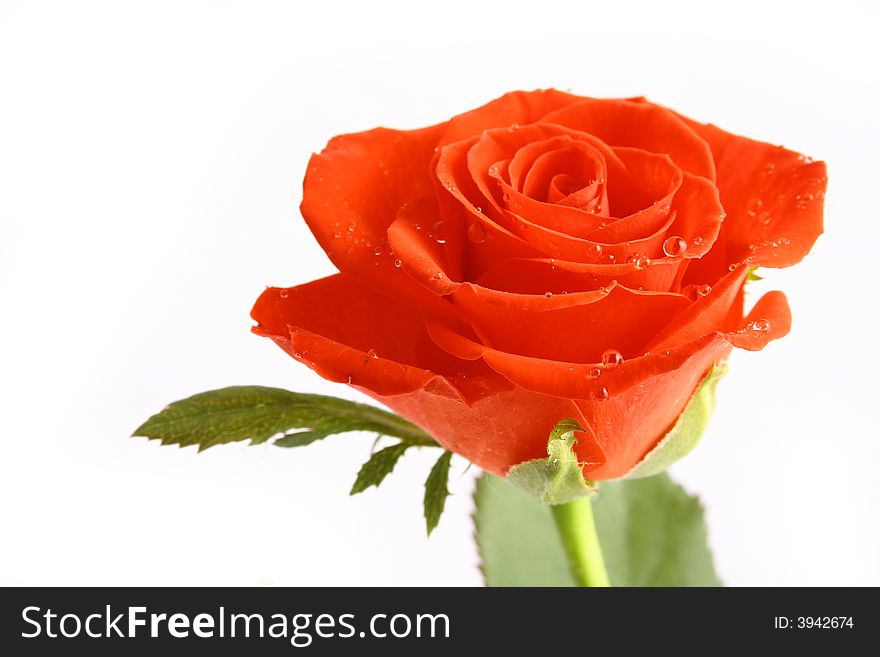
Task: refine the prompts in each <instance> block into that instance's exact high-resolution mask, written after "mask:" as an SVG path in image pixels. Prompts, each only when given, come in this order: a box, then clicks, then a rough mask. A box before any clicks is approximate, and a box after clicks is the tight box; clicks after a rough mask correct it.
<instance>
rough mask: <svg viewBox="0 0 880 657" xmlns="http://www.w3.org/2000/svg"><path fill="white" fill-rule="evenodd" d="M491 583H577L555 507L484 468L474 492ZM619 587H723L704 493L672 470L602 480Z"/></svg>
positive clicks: (605, 535)
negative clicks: (678, 480) (695, 493)
mask: <svg viewBox="0 0 880 657" xmlns="http://www.w3.org/2000/svg"><path fill="white" fill-rule="evenodd" d="M474 501H475V503H476V511H475V513H474V524H475V526H476V537H477V545H478V547H479V551H480V557H481V560H482V564H481V569H482V571H483V577H484V579H485V581H486V585H487V586H574V580H573V579H572V577H571V574H570V573H569V570H568V561H567V560H566V557H565V553H564V552H563V549H562V543H561V542H560V539H559V536H558V534H557V531H556V526H555V524H554V522H553V516H552V513H551V511H550V508H549V507H548V506H546V505H544V504H542V503H540V502H539V501H537V500H536V499H534V498H533V497H530V496H529V495H528V494H526V493H524V492H522V491H520V490H518V489H516V488H514V487H513V486H511V485H509V484H508V483H507V482H505V481H504V480H503V479H499V478H498V477H495V476H493V475H488V474H484V475H483V476H482V477H481V478H480V479H479V480H478V481H477V488H476V492H475V495H474ZM593 513H594V516H595V518H596V526H597V531H598V533H599V540H600V542H601V544H602V551H603V553H604V556H605V564H606V566H607V568H608V574H609V577H610V579H611V584H612V585H613V586H720V585H721V583H720V581H719V580H718V576H717V575H716V574H715V570H714V568H713V565H712V556H711V553H710V551H709V547H708V545H707V542H706V526H705V523H704V520H703V512H702V509H701V507H700V504H699V502H698V500H697V499H696V498H695V497H692V496H690V495H688V494H687V493H686V492H685V491H684V489H683V488H681V486H678V485H677V484H675V483H674V482H673V481H672V480H671V479H670V478H669V476H668V475H666V474H662V475H657V476H655V477H650V478H647V479H636V480H627V481H613V482H602V484H601V486H600V488H599V494H598V496H597V497H596V498H595V500H594V501H593Z"/></svg>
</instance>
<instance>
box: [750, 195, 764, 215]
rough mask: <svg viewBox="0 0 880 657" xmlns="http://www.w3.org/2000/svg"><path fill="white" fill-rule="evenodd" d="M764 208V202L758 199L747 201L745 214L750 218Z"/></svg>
mask: <svg viewBox="0 0 880 657" xmlns="http://www.w3.org/2000/svg"><path fill="white" fill-rule="evenodd" d="M763 207H764V201H762V200H761V199H759V198H758V197H755V198H752V199H749V202H748V203H746V212H748V213H749V214H750V215H751V216H753V217H754V216H755V215H756V214H758V213H759V212H760V211H761V208H763Z"/></svg>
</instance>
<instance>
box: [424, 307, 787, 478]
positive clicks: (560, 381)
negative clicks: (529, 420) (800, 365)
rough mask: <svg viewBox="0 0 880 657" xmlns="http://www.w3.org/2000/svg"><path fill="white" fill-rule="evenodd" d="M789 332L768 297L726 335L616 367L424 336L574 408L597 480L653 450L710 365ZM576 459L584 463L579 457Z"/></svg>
mask: <svg viewBox="0 0 880 657" xmlns="http://www.w3.org/2000/svg"><path fill="white" fill-rule="evenodd" d="M761 322H767V329H766V330H755V329H753V328H751V327H752V326H754V325H760V323H761ZM789 327H790V314H789V310H788V305H787V303H786V301H785V297H784V295H782V294H781V293H779V292H770V293H768V294H767V295H765V296H764V297H763V298H762V299H761V300H760V301H759V302H758V303H757V304H756V305H755V308H754V310H753V311H752V312H751V313H750V314H749V316H748V317H747V318H746V319H745V320H744V321H741V322H740V324H739V326H737V327H736V328H735V329H733V330H731V331H728V332H722V331H713V332H711V333H707V334H705V335H702V336H700V337H698V338H696V339H693V340H691V341H690V342H687V343H683V344H680V345H678V346H676V347H674V348H670V349H664V350H662V351H657V352H652V353H650V354H647V355H645V356H641V357H638V358H633V359H630V360H625V361H624V362H623V363H622V364H621V365H618V366H616V367H608V366H602V365H599V364H597V363H592V364H583V363H580V362H561V361H552V360H546V359H539V358H531V357H528V356H522V355H520V354H518V353H509V352H502V351H499V350H496V349H492V348H489V347H486V346H485V345H483V344H480V343H478V342H475V341H473V340H471V339H468V338H465V337H463V336H462V335H460V334H457V333H455V332H454V331H452V330H450V329H449V328H446V327H442V326H439V325H430V324H429V326H428V332H429V334H430V335H431V337H432V339H433V340H434V341H435V342H436V343H437V344H438V345H439V346H441V347H443V348H444V349H446V350H447V351H449V352H450V353H453V354H455V355H456V356H458V357H460V358H463V359H479V358H482V359H483V360H484V361H485V362H486V363H488V364H489V365H490V366H491V367H492V368H493V369H494V370H495V371H497V372H498V373H499V374H502V375H504V376H505V377H506V378H507V379H509V380H510V381H511V383H512V384H513V385H514V386H516V387H520V388H523V389H525V390H529V391H531V392H534V393H536V394H545V395H550V396H558V397H560V398H562V399H572V400H576V404H577V406H578V407H579V409H580V410H581V412H582V415H583V417H584V418H585V420H586V421H587V423H588V425H589V427H590V428H591V429H592V431H593V433H594V434H595V437H596V440H597V442H598V444H599V445H600V446H601V447H602V450H603V452H604V453H605V455H606V461H605V464H603V465H597V466H588V467H585V470H584V473H585V476H587V477H588V478H591V479H596V480H601V479H613V478H615V477H620V476H623V475H624V474H626V473H627V472H628V471H629V470H630V469H631V468H632V467H633V466H634V465H635V464H636V463H638V462H639V461H640V460H641V459H642V457H644V455H645V454H647V453H648V452H649V451H650V450H651V449H652V448H653V447H654V445H656V443H657V442H658V441H659V440H660V439H661V438H662V437H663V436H664V435H665V434H666V432H667V431H668V430H669V428H671V426H672V425H673V424H674V422H675V420H676V419H677V418H678V416H679V415H680V414H681V412H682V410H683V409H684V407H685V405H686V404H687V401H688V400H689V399H690V397H691V396H692V395H693V393H694V390H695V389H696V387H697V385H698V384H699V382H700V381H701V380H702V378H703V377H704V376H705V374H706V372H708V370H709V369H710V368H711V366H712V364H713V363H715V362H716V361H718V360H720V359H723V358H725V357H726V356H727V354H728V353H729V352H730V350H731V349H732V347H734V346H736V347H742V348H746V349H750V350H757V349H761V348H763V346H764V345H766V343H767V342H768V341H770V340H773V339H776V338H779V337H782V336H784V335H785V334H786V333H788V330H789ZM596 372H599V374H598V376H597V375H596ZM606 397H607V398H606ZM658 400H662V403H658ZM585 426H587V425H585ZM578 449H579V448H578ZM578 455H579V458H580V459H581V460H584V461H586V460H589V459H588V458H587V455H586V454H581V453H580V451H579V452H578ZM511 465H513V464H511Z"/></svg>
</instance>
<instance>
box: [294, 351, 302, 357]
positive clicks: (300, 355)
mask: <svg viewBox="0 0 880 657" xmlns="http://www.w3.org/2000/svg"><path fill="white" fill-rule="evenodd" d="M293 357H294V358H302V357H303V355H302V352H301V351H295V352H294V353H293Z"/></svg>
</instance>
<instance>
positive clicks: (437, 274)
mask: <svg viewBox="0 0 880 657" xmlns="http://www.w3.org/2000/svg"><path fill="white" fill-rule="evenodd" d="M431 278H433V279H434V280H435V281H439V280H440V279H442V278H443V272H442V271H436V272H434V275H433V276H431Z"/></svg>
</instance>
